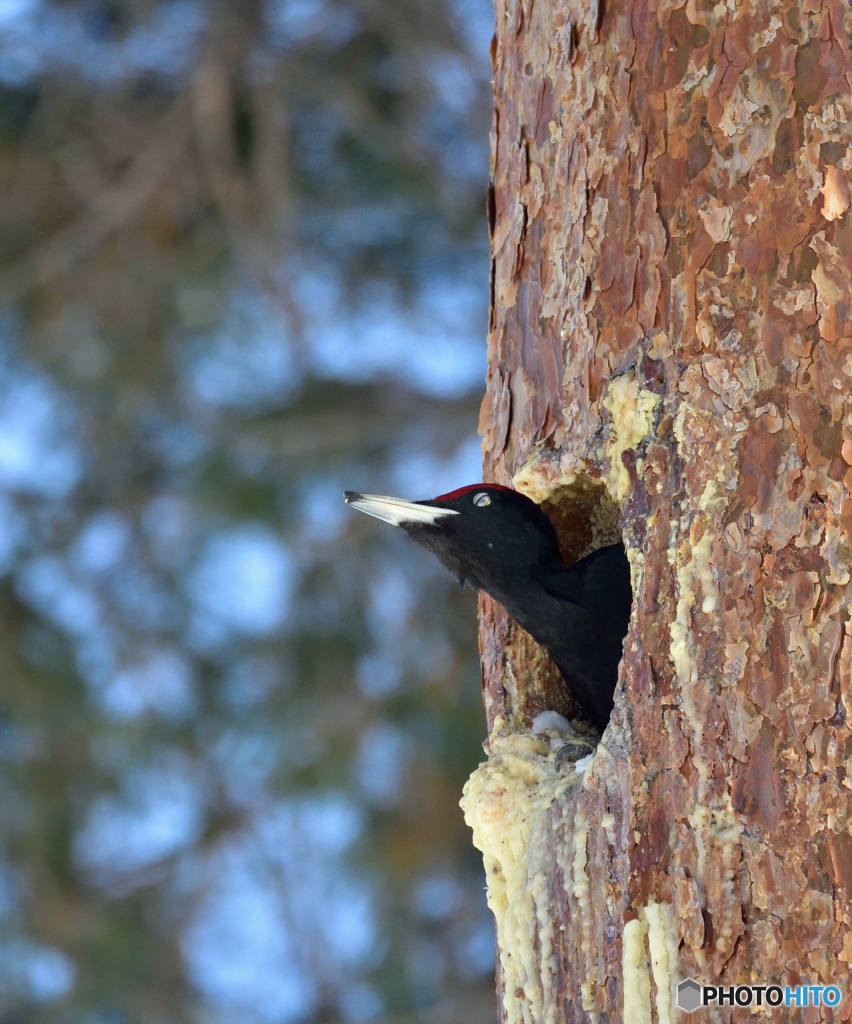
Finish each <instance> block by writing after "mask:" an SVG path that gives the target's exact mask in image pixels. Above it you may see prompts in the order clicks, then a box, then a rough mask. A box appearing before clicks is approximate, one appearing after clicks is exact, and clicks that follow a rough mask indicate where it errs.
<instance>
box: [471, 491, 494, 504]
mask: <svg viewBox="0 0 852 1024" xmlns="http://www.w3.org/2000/svg"><path fill="white" fill-rule="evenodd" d="M473 503H474V505H478V506H479V508H482V507H483V506H485V505H490V504H491V495H490V494H486V493H485V491H480V492H479V494H474V496H473Z"/></svg>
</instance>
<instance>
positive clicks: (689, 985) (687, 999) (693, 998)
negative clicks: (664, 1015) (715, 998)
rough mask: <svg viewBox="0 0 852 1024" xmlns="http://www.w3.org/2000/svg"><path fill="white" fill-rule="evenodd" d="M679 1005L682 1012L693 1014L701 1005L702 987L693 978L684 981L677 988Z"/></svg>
mask: <svg viewBox="0 0 852 1024" xmlns="http://www.w3.org/2000/svg"><path fill="white" fill-rule="evenodd" d="M677 1005H678V1006H679V1007H680V1009H681V1010H686V1012H687V1013H692V1011H693V1010H697V1009H698V1007H699V1006H700V1005H701V986H700V985H699V984H698V982H697V981H693V980H692V978H687V979H686V981H682V982H681V983H680V984H679V985H678V987H677Z"/></svg>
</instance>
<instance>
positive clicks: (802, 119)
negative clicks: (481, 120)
mask: <svg viewBox="0 0 852 1024" xmlns="http://www.w3.org/2000/svg"><path fill="white" fill-rule="evenodd" d="M496 7H497V11H496V15H497V32H496V37H495V45H494V50H493V53H494V69H495V116H494V126H493V132H492V150H493V153H492V190H491V195H490V200H489V216H490V222H491V229H492V259H493V274H492V281H493V302H492V317H491V326H490V333H489V384H488V391H487V395H486V398H485V401H484V403H483V408H482V417H481V429H482V433H483V450H484V454H485V469H486V479H492V480H496V481H500V482H504V483H509V482H511V481H513V480H514V481H515V484H516V486H518V487H519V488H520V489H522V490H524V491H525V492H526V493H528V494H530V495H531V496H532V497H534V498H535V500H537V501H545V500H547V501H548V504H547V505H546V506H545V507H547V508H548V509H549V510H550V511H551V512H552V513H553V515H554V519H555V521H556V523H557V526H558V529H559V531H560V538H561V541H562V543H563V547H564V550H565V552H566V553H567V554H568V555H569V557H578V556H579V555H580V554H582V553H583V552H584V550H588V548H589V547H590V546H594V545H595V544H599V543H602V542H604V541H605V540H609V539H611V537H612V528H613V509H616V510H617V512H618V513H620V516H621V529H622V532H623V535H624V539H625V542H626V544H627V546H628V550H629V555H630V560H631V566H632V571H633V586H634V615H633V621H632V623H631V627H630V632H629V634H628V636H627V638H626V641H625V655H624V660H623V663H622V670H621V679H620V683H619V689H618V692H617V695H616V707H615V711H614V713H613V719H612V722H611V724H610V726H609V728H608V729H607V730H606V732H605V734H604V737H603V741H602V743H601V745H600V746H599V747H598V750H597V752H596V754H595V756H594V758H593V760H592V762H591V764H590V765H589V767H588V768H587V770H586V772H585V774H584V775H582V776H577V775H576V774H575V773H569V775H568V776H567V778H569V779H570V782H566V781H565V780H564V779H563V778H562V776H561V775H560V773H559V771H558V770H557V768H556V765H555V756H556V755H555V754H554V753H553V752H552V751H548V750H547V746H546V744H543V742H542V740H541V737H534V736H533V735H532V732H531V729H530V726H531V723H532V720H533V719H534V717H535V716H536V715H537V714H538V713H540V712H541V711H543V710H545V709H548V710H553V711H558V712H560V713H562V714H570V713H571V711H572V708H571V705H570V701H569V700H568V699H567V698H566V696H565V694H564V688H563V687H562V686H561V683H560V679H559V677H558V674H557V673H556V672H555V669H554V668H553V666H552V664H551V663H550V661H549V659H548V658H547V656H546V655H544V654H543V653H542V652H541V651H540V650H539V649H538V648H537V646H536V645H535V644H534V643H533V642H532V641H531V640H530V638H529V637H527V636H526V635H525V634H524V633H523V632H522V631H521V630H520V629H518V628H517V627H516V626H514V625H513V624H511V623H509V622H508V621H507V619H506V616H505V614H504V613H503V611H502V609H500V608H499V607H498V606H496V605H494V603H493V602H491V601H490V600H488V599H487V598H483V599H482V601H481V606H480V607H481V617H480V621H481V647H482V654H483V671H484V693H485V702H486V708H487V711H488V716H489V723H490V724H491V726H492V737H491V757H490V758H489V761H488V762H486V764H485V765H483V766H482V767H481V768H480V769H479V771H478V773H477V775H476V776H475V778H474V780H472V782H471V784H470V785H469V787H468V790H467V792H466V797H465V810H466V814H467V816H468V819H469V820H470V821H472V822H474V823H476V822H478V823H479V824H478V825H476V829H475V833H476V841H477V843H478V845H480V846H481V847H482V848H483V849H485V852H486V861H487V862H488V864H489V869H488V870H489V891H490V895H491V898H492V901H494V902H495V905H496V901H497V900H498V898H499V899H502V900H504V903H505V906H503V908H502V909H501V912H500V914H498V926H499V927H498V941H499V944H500V950H501V962H500V972H499V978H500V987H501V1007H502V1010H501V1012H502V1014H503V1018H504V1019H505V1020H507V1021H510V1022H512V1024H515V1022H521V1021H523V1022H525V1024H538V1022H540V1021H542V1022H543V1021H560V1022H561V1021H592V1022H603V1021H608V1020H613V1021H614V1020H625V1021H642V1022H644V1021H648V1022H651V1021H657V1022H660V1024H664V1022H667V1021H670V1020H674V1019H676V1015H677V1014H678V1013H679V1012H680V1011H678V1010H677V1009H676V1008H675V1006H674V995H673V993H674V991H675V986H676V984H677V982H678V981H679V980H680V979H682V978H688V977H694V978H696V979H697V980H699V981H703V982H706V983H710V984H737V983H749V982H752V983H773V982H778V983H781V984H788V983H789V984H798V983H800V982H810V983H812V984H827V983H829V982H832V981H833V982H838V981H840V982H841V984H842V979H843V978H844V977H845V975H846V972H847V969H848V965H849V962H850V960H852V904H850V898H852V832H851V831H850V824H852V793H850V789H852V781H850V780H852V732H850V728H849V725H848V724H847V722H848V721H849V720H850V716H852V675H850V669H852V637H850V633H852V625H851V624H850V620H852V615H850V612H852V607H850V598H852V589H850V567H852V539H850V526H852V321H850V317H849V313H850V305H852V213H850V212H849V207H850V186H849V180H850V176H852V58H850V33H852V8H850V7H849V6H848V5H846V4H844V3H843V2H842V0H805V2H804V3H801V2H799V0H777V2H776V0H742V2H739V3H736V4H735V3H733V2H729V3H724V2H722V3H717V4H713V3H711V2H709V0H685V2H683V0H681V2H678V0H656V2H655V0H645V2H640V3H636V2H632V0H612V2H611V3H607V5H606V7H604V6H603V0H592V2H589V0H497V5H496ZM574 710H575V709H574ZM486 819H487V821H488V828H484V827H483V826H482V822H483V821H484V820H486ZM509 834H511V835H512V836H513V837H514V842H513V843H512V844H511V851H512V852H511V856H509V855H507V854H506V853H505V852H504V853H503V854H502V855H501V849H500V842H501V841H503V840H505V839H506V836H507V835H509ZM510 875H511V884H510ZM498 876H500V877H501V878H502V881H498ZM495 886H496V888H495ZM500 886H502V889H500ZM498 890H499V891H498ZM512 893H516V894H517V895H516V896H513V895H512ZM513 901H515V905H513ZM501 906H502V905H501ZM524 908H526V909H524ZM513 915H514V916H513ZM518 915H520V916H518ZM524 915H526V916H524ZM521 918H523V922H524V926H523V927H518V925H517V922H518V921H519V920H521ZM510 920H512V921H514V922H515V927H514V929H513V931H512V934H509V931H508V930H507V927H508V926H507V922H508V921H510ZM518 965H521V967H520V968H519V966H518ZM509 985H511V986H512V988H511V991H509V990H508V986H509ZM842 987H843V989H844V997H843V1002H842V1004H841V1006H840V1007H839V1008H835V1009H833V1010H812V1011H808V1012H809V1017H808V1019H809V1020H817V1019H820V1018H821V1015H823V1016H825V1017H826V1019H827V1018H828V1017H829V1016H830V1017H831V1019H836V1020H846V1019H849V1017H850V1016H852V992H849V991H847V989H846V986H845V985H842ZM783 1012H789V1011H779V1010H770V1011H767V1012H766V1016H767V1017H768V1018H769V1019H773V1020H775V1019H778V1020H780V1019H781V1016H782V1013H783ZM731 1017H732V1011H731V1010H730V1008H726V1009H724V1010H719V1011H714V1012H711V1013H709V1018H710V1019H719V1020H728V1019H731Z"/></svg>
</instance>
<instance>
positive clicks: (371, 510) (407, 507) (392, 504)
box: [343, 491, 458, 526]
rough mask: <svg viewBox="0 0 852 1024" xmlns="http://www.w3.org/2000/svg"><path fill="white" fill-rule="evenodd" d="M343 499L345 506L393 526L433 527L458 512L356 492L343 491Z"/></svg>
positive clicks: (380, 495) (382, 495) (381, 495)
mask: <svg viewBox="0 0 852 1024" xmlns="http://www.w3.org/2000/svg"><path fill="white" fill-rule="evenodd" d="M343 497H344V499H345V501H346V504H347V505H351V506H352V507H353V508H357V509H358V511H359V512H366V513H367V515H368V516H375V517H376V519H382V520H383V521H384V522H386V523H391V524H392V525H393V526H402V525H403V524H404V523H428V524H429V525H432V526H434V525H435V523H437V522H438V520H439V519H444V518H445V517H446V516H457V515H458V512H456V511H455V510H454V509H451V508H434V507H433V506H432V505H418V504H417V502H416V501H405V500H404V499H403V498H389V497H387V496H386V495H384V494H359V493H358V491H344V492H343Z"/></svg>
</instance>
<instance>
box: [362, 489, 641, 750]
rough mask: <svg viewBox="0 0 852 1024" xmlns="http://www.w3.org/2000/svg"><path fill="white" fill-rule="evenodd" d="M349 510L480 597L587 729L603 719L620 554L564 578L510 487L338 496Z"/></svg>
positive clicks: (602, 554)
mask: <svg viewBox="0 0 852 1024" xmlns="http://www.w3.org/2000/svg"><path fill="white" fill-rule="evenodd" d="M345 498H346V501H347V503H348V504H350V505H351V506H352V507H353V508H357V509H359V510H360V511H361V512H366V513H367V514H368V515H371V516H375V517H376V518H377V519H383V520H384V521H385V522H386V523H392V524H393V525H394V526H398V527H399V528H400V529H401V530H403V531H404V532H405V533H407V534H408V536H409V537H410V538H411V539H412V540H414V541H417V543H418V544H420V545H422V546H423V547H424V548H428V550H429V551H432V552H434V553H435V554H436V555H437V556H438V558H439V559H440V560H441V561H442V562H443V564H444V565H445V566H446V567H447V568H448V569H449V570H450V572H452V573H453V574H454V575H455V576H457V577H458V579H459V582H460V583H462V584H463V585H464V584H469V585H470V586H471V587H473V588H475V589H476V590H483V591H485V593H486V594H489V595H490V596H491V597H493V598H494V600H495V601H499V602H500V604H502V605H503V607H504V608H505V609H506V611H507V612H508V613H509V615H510V616H511V617H512V618H513V619H514V620H515V621H516V622H518V623H520V625H521V626H523V628H524V629H525V630H526V631H527V632H528V633H529V634H530V635H531V636H533V637H534V638H535V639H536V640H537V641H538V642H539V643H540V644H541V645H542V646H543V647H546V648H547V649H548V650H549V651H550V653H551V654H552V655H553V658H554V660H555V662H556V664H557V665H558V666H559V671H560V672H561V673H562V675H563V677H564V678H565V682H566V683H567V684H568V689H569V690H570V691H571V693H572V694H573V695H574V697H575V699H576V700H577V701H578V703H579V704H580V706H581V707H582V708H583V710H584V711H585V713H586V714H587V715H588V717H589V719H590V721H591V722H592V724H593V725H594V726H595V728H597V729H598V730H600V731H601V732H603V730H604V728H605V727H606V724H607V722H608V721H609V716H610V712H611V711H612V696H613V692H614V690H615V684H616V681H617V679H618V663H619V661H620V660H621V654H622V644H623V641H624V637H625V635H626V633H627V625H628V622H629V620H630V605H631V600H632V594H631V589H630V568H629V566H628V563H627V555H626V554H625V552H624V545H623V544H612V545H610V546H609V547H605V548H600V549H599V550H598V551H594V552H592V554H590V555H587V556H586V557H585V558H582V559H580V561H579V562H576V563H575V564H574V565H572V566H570V567H569V568H567V569H566V568H565V566H564V565H563V564H562V558H561V556H560V554H559V545H558V544H557V541H556V531H555V530H554V528H553V524H552V523H551V521H550V520H549V519H548V518H547V516H546V515H545V514H544V512H542V510H541V509H540V508H539V507H538V505H536V503H535V502H534V501H530V499H529V498H527V497H525V496H524V495H523V494H520V493H518V491H514V490H512V489H511V488H510V487H501V486H500V485H499V484H472V485H470V486H469V487H461V488H459V489H458V490H457V491H450V492H449V494H441V495H439V496H438V497H437V498H432V499H431V500H430V501H404V500H403V499H401V498H387V497H384V496H382V495H379V494H359V493H358V492H357V491H346V492H345Z"/></svg>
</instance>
